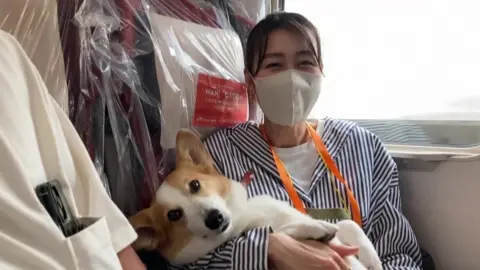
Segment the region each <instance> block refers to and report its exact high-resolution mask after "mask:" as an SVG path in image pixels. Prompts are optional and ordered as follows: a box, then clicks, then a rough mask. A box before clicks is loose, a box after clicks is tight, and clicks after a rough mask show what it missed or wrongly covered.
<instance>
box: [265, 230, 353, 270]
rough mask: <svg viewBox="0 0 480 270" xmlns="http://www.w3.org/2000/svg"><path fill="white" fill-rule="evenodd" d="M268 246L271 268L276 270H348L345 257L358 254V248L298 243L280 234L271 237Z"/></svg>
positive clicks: (304, 241)
mask: <svg viewBox="0 0 480 270" xmlns="http://www.w3.org/2000/svg"><path fill="white" fill-rule="evenodd" d="M268 245H269V246H268V259H269V268H270V269H275V270H291V269H302V270H310V269H311V270H313V269H315V270H318V269H322V270H348V269H350V266H349V265H348V264H347V263H346V262H345V260H343V257H346V256H350V255H355V254H356V253H357V252H358V248H356V247H348V246H340V245H333V244H332V245H330V244H328V245H327V244H323V243H321V242H319V241H314V240H303V241H298V240H295V239H293V238H291V237H290V236H287V235H285V234H278V233H273V234H271V235H270V238H269V242H268Z"/></svg>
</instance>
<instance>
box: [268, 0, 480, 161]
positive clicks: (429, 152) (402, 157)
mask: <svg viewBox="0 0 480 270" xmlns="http://www.w3.org/2000/svg"><path fill="white" fill-rule="evenodd" d="M285 1H286V0H271V4H272V6H273V2H275V3H276V4H278V7H279V11H285ZM289 1H293V0H289ZM343 120H348V121H352V122H356V123H357V122H358V121H361V122H364V123H365V122H370V123H371V124H379V123H381V122H386V121H391V120H388V119H378V120H376V119H370V120H368V119H361V120H359V119H343ZM407 121H408V122H409V123H411V124H415V125H418V126H419V127H421V128H424V127H427V126H429V125H431V123H432V122H433V121H427V120H407ZM439 122H442V123H443V128H445V129H451V128H455V127H458V124H459V122H458V121H454V120H445V121H441V120H439ZM462 122H476V121H462ZM360 126H362V125H360ZM479 126H480V124H477V125H470V127H471V129H472V130H475V131H477V132H480V127H479ZM367 129H368V130H369V131H370V132H372V133H374V134H375V130H374V129H371V128H367ZM380 139H382V138H380ZM382 141H383V140H382ZM384 144H385V146H386V148H387V150H388V151H389V152H390V154H391V155H392V157H394V159H396V160H397V163H400V165H402V166H400V167H404V168H412V167H415V168H417V169H420V170H430V169H427V167H429V166H425V165H423V166H419V163H412V160H417V161H421V162H429V163H439V162H443V161H448V160H454V161H472V160H480V141H479V142H478V145H476V146H469V147H455V146H443V145H430V146H424V145H413V144H394V143H389V142H384Z"/></svg>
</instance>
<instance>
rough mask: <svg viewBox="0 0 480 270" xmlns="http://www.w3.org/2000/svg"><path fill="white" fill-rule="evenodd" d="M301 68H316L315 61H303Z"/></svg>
mask: <svg viewBox="0 0 480 270" xmlns="http://www.w3.org/2000/svg"><path fill="white" fill-rule="evenodd" d="M300 65H301V66H314V65H315V63H314V62H313V61H302V62H300Z"/></svg>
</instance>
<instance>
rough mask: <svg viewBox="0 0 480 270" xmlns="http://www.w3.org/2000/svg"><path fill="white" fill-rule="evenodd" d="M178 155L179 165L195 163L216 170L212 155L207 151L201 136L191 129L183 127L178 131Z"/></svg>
mask: <svg viewBox="0 0 480 270" xmlns="http://www.w3.org/2000/svg"><path fill="white" fill-rule="evenodd" d="M176 155H177V157H176V161H177V166H179V165H181V164H194V165H201V166H205V168H209V169H213V170H215V166H214V162H213V159H212V156H210V154H209V153H208V152H207V149H206V148H205V146H204V145H203V143H202V141H201V140H200V138H199V137H197V136H196V135H195V134H193V133H192V132H191V131H189V130H186V129H181V130H180V131H179V132H178V133H177V142H176Z"/></svg>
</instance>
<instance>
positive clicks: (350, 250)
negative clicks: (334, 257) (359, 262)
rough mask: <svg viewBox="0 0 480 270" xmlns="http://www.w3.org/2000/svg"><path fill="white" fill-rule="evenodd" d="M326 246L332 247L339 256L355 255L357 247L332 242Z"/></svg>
mask: <svg viewBox="0 0 480 270" xmlns="http://www.w3.org/2000/svg"><path fill="white" fill-rule="evenodd" d="M328 246H329V247H330V248H331V249H333V250H334V251H335V252H337V253H338V255H340V257H342V258H343V257H347V256H353V255H357V253H358V251H359V248H358V247H350V246H346V245H342V244H334V243H329V244H328Z"/></svg>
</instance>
